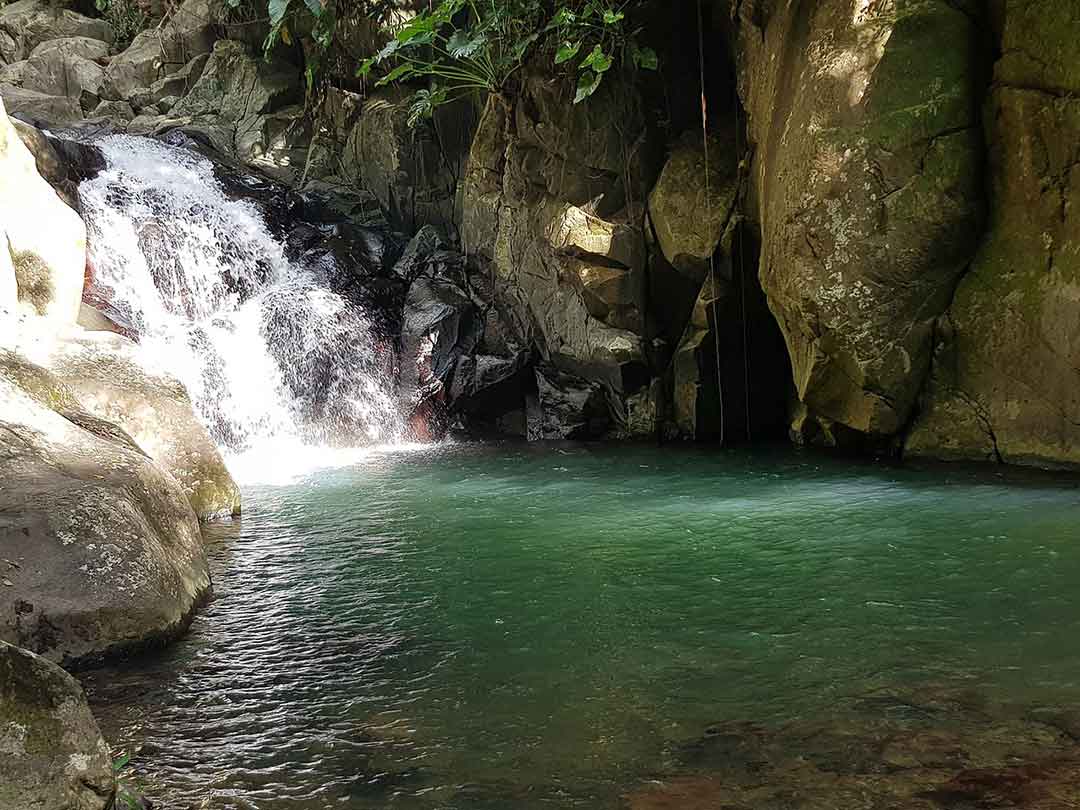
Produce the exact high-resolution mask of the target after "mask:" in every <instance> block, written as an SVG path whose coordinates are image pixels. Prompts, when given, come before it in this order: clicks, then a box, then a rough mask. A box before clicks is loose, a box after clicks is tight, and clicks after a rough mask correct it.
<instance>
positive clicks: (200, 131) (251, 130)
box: [169, 40, 303, 176]
mask: <svg viewBox="0 0 1080 810" xmlns="http://www.w3.org/2000/svg"><path fill="white" fill-rule="evenodd" d="M302 94H303V90H302V84H301V82H300V80H299V76H298V75H297V71H296V69H295V68H294V67H292V66H290V65H287V64H285V63H280V62H273V63H267V62H266V61H265V60H264V59H261V58H256V57H255V56H253V55H251V54H250V53H249V52H248V48H247V47H246V46H245V45H244V44H243V43H241V42H235V41H233V40H220V41H218V42H217V43H216V44H215V45H214V50H213V53H212V54H211V55H210V59H209V61H207V63H206V65H205V67H203V69H202V72H201V74H200V75H199V79H198V81H197V82H195V85H194V87H192V89H191V91H190V92H189V93H188V94H187V95H186V96H184V98H182V99H181V100H180V101H179V102H178V103H177V104H176V105H175V106H174V107H173V108H172V109H171V110H170V112H169V115H170V117H171V118H172V119H176V120H182V122H183V126H182V129H183V130H184V131H185V132H186V133H188V134H190V135H196V136H198V137H200V138H201V139H203V140H206V141H209V142H210V143H211V144H212V145H213V146H214V148H215V149H217V150H218V151H220V152H222V153H224V154H226V155H235V156H236V157H237V158H239V159H240V160H241V161H243V162H244V163H246V164H248V165H251V166H256V167H259V168H262V169H265V170H268V171H269V172H270V173H272V174H276V172H275V171H274V170H275V169H276V168H277V167H278V164H284V165H286V166H295V165H296V164H300V165H302V164H303V150H300V151H298V153H296V154H293V153H292V152H291V151H290V150H289V146H290V143H289V139H288V138H283V137H282V135H283V132H284V130H287V129H289V127H291V126H299V125H300V124H299V119H300V118H302V109H301V108H300V107H299V106H297V102H299V101H302V100H303V99H302ZM282 144H284V145H285V147H286V151H287V153H288V154H286V155H282V154H280V153H279V152H278V150H279V148H280V147H281V146H282ZM287 175H288V176H291V175H292V172H291V171H290V172H287Z"/></svg>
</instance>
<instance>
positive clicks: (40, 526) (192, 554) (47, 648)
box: [0, 353, 210, 666]
mask: <svg viewBox="0 0 1080 810" xmlns="http://www.w3.org/2000/svg"><path fill="white" fill-rule="evenodd" d="M85 413H86V412H85V409H82V408H81V406H80V405H79V403H78V400H77V399H76V398H75V396H74V394H72V393H71V390H70V389H69V388H67V387H66V386H64V385H63V384H62V383H60V382H59V381H58V380H57V379H56V378H55V377H53V376H52V375H50V374H49V373H48V372H46V371H44V370H43V369H41V368H40V367H37V366H34V365H32V364H29V363H27V362H26V361H24V360H21V359H19V358H18V357H16V356H15V355H12V354H10V353H8V354H5V355H3V356H2V358H0V424H2V425H3V430H2V431H0V457H2V458H3V459H4V487H3V488H2V489H0V511H2V512H3V513H4V514H6V515H7V516H8V518H7V520H6V521H5V522H4V524H3V526H0V545H2V546H3V548H4V549H5V553H6V554H8V555H10V556H11V557H12V558H14V559H18V560H19V562H20V568H19V569H18V570H16V571H13V572H11V573H10V574H9V575H8V578H9V579H10V581H11V582H12V586H11V587H10V588H8V589H6V593H5V596H7V597H8V601H7V602H5V603H4V604H0V640H4V641H8V642H11V643H15V644H17V645H19V646H21V647H26V648H27V649H30V650H32V651H33V652H36V653H38V654H41V655H44V656H45V657H46V658H49V659H50V660H52V661H56V662H59V663H62V664H63V665H65V666H78V665H86V664H90V663H93V662H95V661H98V660H100V659H101V658H102V657H104V656H108V655H112V654H118V653H120V652H122V651H125V650H129V649H132V648H134V647H138V646H142V645H146V644H152V643H155V642H160V641H162V640H164V639H167V638H169V637H171V636H173V635H175V634H176V633H178V632H180V631H181V630H182V629H183V628H184V627H185V625H186V622H187V620H188V619H189V617H190V616H191V613H192V611H193V609H194V608H195V607H196V606H197V605H198V603H199V602H200V601H201V600H202V599H203V597H204V596H205V595H206V594H207V593H208V591H209V588H210V577H209V572H208V569H207V563H206V557H205V554H204V552H203V547H202V537H201V535H200V532H199V525H198V522H197V520H196V518H195V514H194V513H193V512H192V510H191V506H190V504H189V503H188V500H187V498H186V497H185V495H184V492H183V490H182V489H181V487H180V485H179V484H178V483H177V482H176V481H175V479H173V478H172V476H170V475H168V474H167V473H165V472H163V471H162V470H160V469H159V468H158V467H157V466H156V465H155V464H154V462H152V461H151V460H150V459H149V458H147V457H146V456H145V455H144V454H142V453H141V452H139V451H138V450H137V449H135V447H134V446H133V443H132V442H131V441H130V439H126V440H125V439H124V435H125V434H124V433H123V431H121V430H120V429H119V428H117V427H116V426H113V425H110V424H109V423H106V422H104V421H103V420H100V419H96V418H94V417H91V418H89V419H82V418H76V419H75V420H73V419H70V418H68V416H67V415H68V414H74V415H76V417H78V415H79V414H85Z"/></svg>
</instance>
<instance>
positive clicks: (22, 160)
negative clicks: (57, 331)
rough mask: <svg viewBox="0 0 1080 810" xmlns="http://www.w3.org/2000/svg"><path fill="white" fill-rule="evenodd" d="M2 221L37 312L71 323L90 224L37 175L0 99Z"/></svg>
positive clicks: (26, 296) (25, 295)
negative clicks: (84, 223)
mask: <svg viewBox="0 0 1080 810" xmlns="http://www.w3.org/2000/svg"><path fill="white" fill-rule="evenodd" d="M0 221H2V222H3V223H4V229H5V230H6V231H7V244H6V245H5V246H4V247H5V248H6V249H7V250H8V251H9V252H10V257H11V261H12V264H13V265H14V269H15V277H16V279H17V282H18V289H19V300H20V302H22V304H23V305H24V306H25V307H26V308H27V309H28V310H29V311H30V312H32V313H33V314H35V315H38V316H43V317H45V318H48V319H49V320H51V321H54V322H56V323H57V324H58V325H63V324H73V323H74V322H75V320H76V318H77V317H78V314H79V303H80V302H81V300H82V289H83V275H84V272H85V269H86V227H85V226H84V225H83V222H82V220H81V219H80V218H79V215H78V214H76V213H75V212H74V211H73V210H71V208H69V207H68V206H67V205H65V204H64V202H63V201H62V200H61V199H60V197H59V196H58V195H57V193H56V192H55V191H54V190H53V188H52V187H51V186H50V185H49V184H48V183H47V182H46V181H45V180H44V179H42V177H41V176H40V175H39V174H38V171H37V167H36V164H35V161H34V156H33V155H32V154H30V151H29V150H28V149H27V148H26V146H25V145H24V144H23V142H22V140H21V139H20V138H19V134H18V132H16V130H15V127H14V126H13V125H12V123H11V120H10V119H9V118H8V117H7V114H6V113H5V111H4V106H3V101H0Z"/></svg>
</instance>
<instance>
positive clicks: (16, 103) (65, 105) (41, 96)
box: [0, 82, 83, 127]
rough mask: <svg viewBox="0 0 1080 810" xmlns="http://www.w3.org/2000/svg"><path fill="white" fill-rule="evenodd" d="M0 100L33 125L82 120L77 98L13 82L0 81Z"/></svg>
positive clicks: (71, 122)
mask: <svg viewBox="0 0 1080 810" xmlns="http://www.w3.org/2000/svg"><path fill="white" fill-rule="evenodd" d="M0 102H3V105H4V107H5V108H6V110H7V112H9V113H10V114H11V115H17V116H19V117H20V118H22V119H24V120H26V121H29V122H30V123H32V124H34V125H35V126H54V127H56V126H66V125H70V124H75V123H77V122H79V121H81V120H82V117H83V111H82V107H80V106H79V102H78V100H77V99H74V98H70V97H69V96H58V95H50V94H49V93H42V92H39V91H37V90H30V89H28V88H25V87H17V86H16V85H14V84H6V83H2V82H0Z"/></svg>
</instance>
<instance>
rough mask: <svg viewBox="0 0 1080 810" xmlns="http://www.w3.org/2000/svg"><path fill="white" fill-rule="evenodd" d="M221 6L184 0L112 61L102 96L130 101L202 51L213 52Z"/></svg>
mask: <svg viewBox="0 0 1080 810" xmlns="http://www.w3.org/2000/svg"><path fill="white" fill-rule="evenodd" d="M220 5H221V4H220V3H218V2H216V0H184V3H183V4H182V5H181V6H180V8H179V9H177V11H176V13H175V14H173V15H172V16H170V17H169V18H168V19H167V20H166V21H164V22H163V23H162V24H160V25H157V26H154V27H153V28H152V29H149V30H147V31H143V32H142V33H141V34H139V35H138V36H136V37H135V39H134V41H133V42H132V43H131V45H129V46H128V48H127V49H126V50H125V51H124V52H123V53H121V54H118V55H117V56H116V57H114V58H113V60H112V61H111V62H110V63H109V67H108V68H107V69H106V71H105V76H104V78H103V81H102V98H106V99H109V100H112V101H127V100H128V99H129V98H130V97H131V95H132V94H134V93H136V92H138V91H140V90H142V89H144V88H147V87H150V86H151V85H152V84H153V83H154V82H155V81H157V80H158V79H160V78H162V77H163V76H166V75H168V74H170V73H175V72H177V71H178V70H180V69H181V68H183V67H184V66H185V65H187V64H188V63H189V62H190V61H191V60H192V59H193V58H195V57H196V56H198V55H199V54H203V53H209V52H210V49H211V48H212V47H213V44H214V22H215V20H217V19H220Z"/></svg>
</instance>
